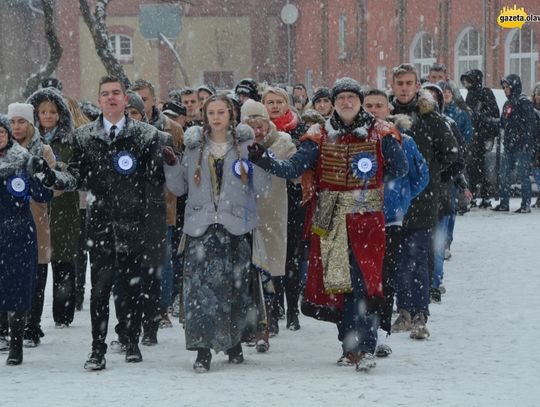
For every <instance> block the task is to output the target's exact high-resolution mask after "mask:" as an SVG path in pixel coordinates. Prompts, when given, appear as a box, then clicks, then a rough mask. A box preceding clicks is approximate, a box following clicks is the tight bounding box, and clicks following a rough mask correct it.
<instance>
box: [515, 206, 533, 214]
mask: <svg viewBox="0 0 540 407" xmlns="http://www.w3.org/2000/svg"><path fill="white" fill-rule="evenodd" d="M514 213H531V208H530V206H522V207H520V208H519V209H516V210H515V211H514Z"/></svg>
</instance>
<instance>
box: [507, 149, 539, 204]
mask: <svg viewBox="0 0 540 407" xmlns="http://www.w3.org/2000/svg"><path fill="white" fill-rule="evenodd" d="M530 163H531V152H529V151H514V150H510V151H505V152H504V155H503V159H502V165H501V206H503V207H507V208H508V207H509V206H510V185H511V184H512V169H513V168H514V165H515V166H516V167H517V168H516V169H517V174H518V178H519V179H520V180H521V207H522V208H528V207H529V206H531V195H532V191H531V180H530V179H529V166H530Z"/></svg>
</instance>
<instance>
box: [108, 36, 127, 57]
mask: <svg viewBox="0 0 540 407" xmlns="http://www.w3.org/2000/svg"><path fill="white" fill-rule="evenodd" d="M122 38H127V39H128V40H129V55H128V54H121V53H120V49H121V44H122ZM113 42H114V48H113V46H112V44H113ZM109 44H110V48H111V51H112V52H113V54H114V56H115V57H116V59H118V60H119V61H130V60H132V59H133V38H131V37H130V36H129V35H126V34H113V35H110V36H109Z"/></svg>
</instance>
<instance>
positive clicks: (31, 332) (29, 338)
mask: <svg viewBox="0 0 540 407" xmlns="http://www.w3.org/2000/svg"><path fill="white" fill-rule="evenodd" d="M44 336H45V334H44V333H43V331H42V330H41V328H30V327H28V326H26V328H25V330H24V335H23V346H24V347H25V348H35V347H37V346H39V344H40V343H41V338H43V337H44Z"/></svg>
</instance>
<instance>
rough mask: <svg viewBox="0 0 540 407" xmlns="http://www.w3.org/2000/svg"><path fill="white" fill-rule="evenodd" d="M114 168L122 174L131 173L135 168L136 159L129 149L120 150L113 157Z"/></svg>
mask: <svg viewBox="0 0 540 407" xmlns="http://www.w3.org/2000/svg"><path fill="white" fill-rule="evenodd" d="M113 164H114V169H115V170H116V172H118V173H119V174H122V175H129V174H133V172H134V171H135V170H136V169H137V159H136V158H135V156H134V155H133V154H131V153H130V152H129V151H120V152H119V153H118V154H116V155H115V156H114V159H113Z"/></svg>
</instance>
